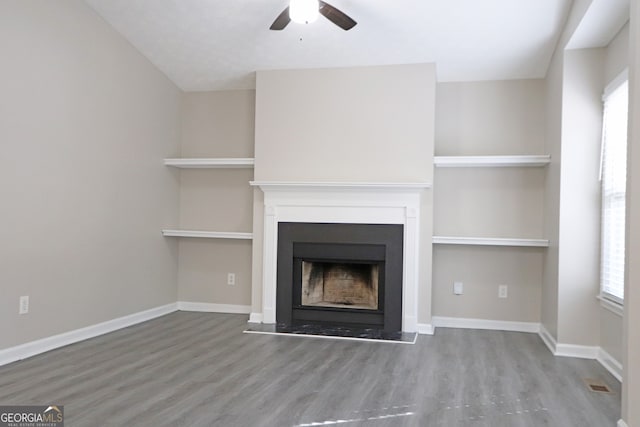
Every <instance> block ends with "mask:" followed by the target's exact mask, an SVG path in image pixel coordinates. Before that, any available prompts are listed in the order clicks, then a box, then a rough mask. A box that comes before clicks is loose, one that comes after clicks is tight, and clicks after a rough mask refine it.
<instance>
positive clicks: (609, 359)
mask: <svg viewBox="0 0 640 427" xmlns="http://www.w3.org/2000/svg"><path fill="white" fill-rule="evenodd" d="M597 360H598V362H600V364H601V365H602V366H604V368H605V369H606V370H607V371H609V373H610V374H611V375H613V376H614V377H615V378H616V379H617V380H618V381H620V382H622V363H620V362H618V361H617V360H616V359H615V358H614V357H613V356H611V355H610V354H609V353H608V352H607V351H605V350H604V349H603V348H602V347H600V348H599V349H598V357H597Z"/></svg>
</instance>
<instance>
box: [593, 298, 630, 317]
mask: <svg viewBox="0 0 640 427" xmlns="http://www.w3.org/2000/svg"><path fill="white" fill-rule="evenodd" d="M596 298H597V299H599V300H600V306H601V307H602V308H604V309H605V310H608V311H610V312H612V313H613V314H617V315H618V316H620V317H622V316H624V305H622V304H619V303H617V302H615V301H611V300H610V299H609V298H607V297H604V296H602V295H597V296H596Z"/></svg>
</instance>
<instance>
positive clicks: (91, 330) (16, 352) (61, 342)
mask: <svg viewBox="0 0 640 427" xmlns="http://www.w3.org/2000/svg"><path fill="white" fill-rule="evenodd" d="M176 310H177V304H176V303H171V304H167V305H163V306H160V307H155V308H151V309H149V310H145V311H141V312H138V313H133V314H129V315H127V316H123V317H118V318H116V319H112V320H107V321H106V322H102V323H97V324H95V325H91V326H87V327H84V328H80V329H75V330H73V331H69V332H64V333H62V334H58V335H53V336H50V337H46V338H42V339H39V340H36V341H31V342H28V343H25V344H20V345H17V346H15V347H9V348H6V349H4V350H0V366H2V365H6V364H8V363H12V362H15V361H17V360H22V359H26V358H28V357H32V356H35V355H37V354H41V353H44V352H47V351H50V350H54V349H56V348H60V347H64V346H66V345H69V344H74V343H77V342H80V341H84V340H87V339H89V338H94V337H98V336H100V335H104V334H107V333H109V332H113V331H117V330H118V329H122V328H126V327H128V326H132V325H136V324H138V323H142V322H146V321H148V320H151V319H155V318H156V317H160V316H164V315H166V314H169V313H172V312H174V311H176Z"/></svg>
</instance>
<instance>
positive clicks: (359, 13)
mask: <svg viewBox="0 0 640 427" xmlns="http://www.w3.org/2000/svg"><path fill="white" fill-rule="evenodd" d="M85 1H86V2H87V3H88V4H89V5H90V6H91V7H93V8H94V9H95V10H96V11H97V12H98V13H99V14H100V15H101V16H102V17H103V18H104V19H105V20H106V21H108V22H109V23H110V24H111V25H112V26H113V27H114V28H115V29H116V30H117V31H119V32H120V33H121V34H123V35H124V37H125V38H127V39H128V40H129V41H130V43H131V44H133V46H135V47H136V48H137V49H138V50H139V51H140V52H142V54H143V55H145V56H146V57H147V58H149V59H150V60H151V62H153V63H154V64H155V65H156V66H157V67H158V68H159V69H160V70H162V71H163V72H164V73H165V74H166V75H167V76H168V77H169V78H170V79H171V80H172V81H173V82H175V83H176V84H177V85H178V86H179V87H180V88H182V89H183V90H185V91H204V90H218V89H245V88H253V87H255V71H256V70H263V69H287V68H322V67H343V66H362V65H383V64H409V63H423V62H435V63H436V64H437V72H438V80H439V81H468V80H502V79H516V78H540V77H544V75H545V73H546V70H547V66H548V64H549V60H550V57H551V54H552V52H553V49H554V47H555V44H556V42H557V40H558V37H559V34H560V32H561V30H562V27H563V25H564V22H565V20H566V16H567V13H568V9H569V6H570V4H571V0H329V3H330V4H332V5H333V6H335V7H337V8H339V9H341V10H342V11H343V12H345V13H346V14H348V15H349V16H351V17H352V18H353V19H355V20H356V21H357V22H358V25H357V26H356V27H354V28H353V29H352V30H350V31H343V30H341V29H340V28H338V27H336V26H335V25H333V24H332V23H330V22H329V21H328V20H326V19H325V18H324V17H322V16H320V17H319V18H318V20H317V21H316V22H314V23H312V24H307V25H304V24H302V25H301V24H295V23H293V22H292V23H290V24H289V26H288V27H287V28H285V29H284V30H283V31H270V30H269V26H270V25H271V23H272V22H273V20H274V19H275V18H276V16H278V14H279V13H280V12H281V11H282V10H283V9H284V8H285V7H286V6H287V4H288V0H85Z"/></svg>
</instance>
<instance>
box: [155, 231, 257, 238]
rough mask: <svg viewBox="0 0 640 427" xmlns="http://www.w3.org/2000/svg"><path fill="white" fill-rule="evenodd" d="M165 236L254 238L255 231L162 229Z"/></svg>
mask: <svg viewBox="0 0 640 427" xmlns="http://www.w3.org/2000/svg"><path fill="white" fill-rule="evenodd" d="M162 235H163V236H164V237H198V238H206V239H241V240H251V239H253V233H240V232H235V231H198V230H177V229H173V230H168V229H165V230H162Z"/></svg>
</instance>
